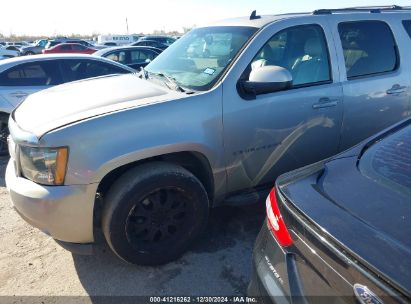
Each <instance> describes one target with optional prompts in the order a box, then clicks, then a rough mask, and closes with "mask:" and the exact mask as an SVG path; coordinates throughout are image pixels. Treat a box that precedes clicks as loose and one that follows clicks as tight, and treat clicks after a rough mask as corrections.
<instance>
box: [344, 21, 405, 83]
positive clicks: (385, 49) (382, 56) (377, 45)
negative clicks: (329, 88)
mask: <svg viewBox="0 0 411 304" xmlns="http://www.w3.org/2000/svg"><path fill="white" fill-rule="evenodd" d="M338 32H339V34H340V38H341V44H342V48H343V52H344V60H345V67H346V69H347V78H348V79H352V78H355V77H361V76H369V75H374V74H380V73H385V72H391V71H394V70H395V69H396V68H397V63H398V62H399V60H398V58H397V57H398V54H397V51H396V50H397V47H396V44H395V40H394V36H393V34H392V32H391V29H390V28H389V26H388V25H387V24H386V23H385V22H382V21H355V22H344V23H340V24H339V25H338Z"/></svg>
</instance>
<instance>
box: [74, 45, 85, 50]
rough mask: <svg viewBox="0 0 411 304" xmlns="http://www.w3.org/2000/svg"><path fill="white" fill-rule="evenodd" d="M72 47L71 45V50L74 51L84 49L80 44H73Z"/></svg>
mask: <svg viewBox="0 0 411 304" xmlns="http://www.w3.org/2000/svg"><path fill="white" fill-rule="evenodd" d="M72 47H73V50H75V51H83V50H85V49H86V47H85V46H84V45H81V44H73V45H72Z"/></svg>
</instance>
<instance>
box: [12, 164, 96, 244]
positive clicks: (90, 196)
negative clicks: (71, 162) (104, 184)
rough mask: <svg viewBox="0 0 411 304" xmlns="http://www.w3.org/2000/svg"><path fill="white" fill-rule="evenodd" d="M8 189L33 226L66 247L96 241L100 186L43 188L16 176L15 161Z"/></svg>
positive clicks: (16, 204)
mask: <svg viewBox="0 0 411 304" xmlns="http://www.w3.org/2000/svg"><path fill="white" fill-rule="evenodd" d="M6 185H7V190H8V191H9V194H10V198H11V201H12V202H13V205H14V208H15V209H16V211H17V212H18V213H19V214H20V215H21V217H22V218H23V219H24V220H25V221H26V222H28V223H29V224H30V225H32V226H34V227H36V228H38V229H40V230H42V231H43V232H45V233H47V234H49V235H50V236H52V237H53V238H54V239H56V240H58V241H62V242H63V243H76V244H77V245H81V244H89V243H92V242H93V241H94V237H93V209H94V200H95V195H96V191H97V186H98V184H90V185H69V186H43V185H39V184H36V183H34V182H32V181H30V180H28V179H25V178H22V177H18V176H16V173H15V168H14V161H13V160H12V159H11V160H10V161H9V163H8V165H7V170H6ZM60 243H61V242H60ZM73 245H74V244H73ZM63 247H64V246H63ZM69 247H70V246H69ZM74 247H78V246H74Z"/></svg>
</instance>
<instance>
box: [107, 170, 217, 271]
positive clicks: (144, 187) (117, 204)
mask: <svg viewBox="0 0 411 304" xmlns="http://www.w3.org/2000/svg"><path fill="white" fill-rule="evenodd" d="M208 212H209V201H208V197H207V193H206V191H205V189H204V187H203V185H202V184H201V182H200V181H199V180H198V179H197V178H196V177H195V176H194V175H193V174H191V173H190V172H189V171H187V170H185V169H184V168H182V167H180V166H177V165H173V164H168V163H162V162H156V163H148V164H144V165H141V166H139V167H136V168H134V169H131V170H130V171H128V172H126V173H125V174H124V175H122V176H121V177H120V178H119V179H118V180H117V181H116V182H115V183H114V185H113V186H112V188H111V189H110V191H109V193H108V195H107V198H106V199H105V205H104V208H103V217H102V228H103V233H104V235H105V238H106V240H107V243H108V244H109V246H110V248H111V249H112V250H113V251H114V252H115V253H116V254H117V255H118V256H119V257H120V258H122V259H123V260H125V261H127V262H130V263H133V264H139V265H159V264H164V263H167V262H170V261H172V260H175V259H176V258H178V257H179V256H180V255H181V254H182V253H184V252H185V251H186V250H187V248H188V247H189V245H190V244H191V243H192V241H193V240H195V239H196V238H197V237H198V235H199V234H200V233H201V232H202V231H203V229H204V228H205V226H206V224H207V219H208Z"/></svg>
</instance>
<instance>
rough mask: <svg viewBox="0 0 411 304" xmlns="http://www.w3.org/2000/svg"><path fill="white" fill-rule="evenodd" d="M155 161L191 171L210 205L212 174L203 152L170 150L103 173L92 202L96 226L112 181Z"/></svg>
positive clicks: (212, 184)
mask: <svg viewBox="0 0 411 304" xmlns="http://www.w3.org/2000/svg"><path fill="white" fill-rule="evenodd" d="M155 161H160V162H168V163H172V164H176V165H179V166H181V167H183V168H185V169H186V170H187V171H189V172H191V173H192V174H193V175H194V176H196V177H197V178H198V179H199V180H200V182H201V183H202V184H203V186H204V188H205V190H206V192H207V195H208V198H209V201H210V205H212V202H213V200H214V191H215V189H214V175H213V171H212V168H211V164H210V161H209V160H208V158H207V157H206V156H205V155H204V154H203V153H200V152H197V151H181V152H172V153H167V154H162V155H157V156H153V157H149V158H145V159H140V160H137V161H133V162H130V163H127V164H123V165H121V166H119V167H116V168H113V169H112V170H111V171H109V172H108V173H107V174H105V175H104V177H103V178H102V179H101V181H100V183H99V185H98V188H97V198H96V203H95V204H94V222H95V225H96V226H99V223H100V220H101V209H102V207H103V204H104V196H105V195H106V194H107V192H108V191H109V190H110V188H111V185H112V184H113V183H114V181H115V180H116V179H118V178H119V177H120V176H122V175H123V174H124V173H125V172H127V171H129V170H130V169H132V168H135V167H137V166H139V165H142V164H145V163H149V162H155Z"/></svg>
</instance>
